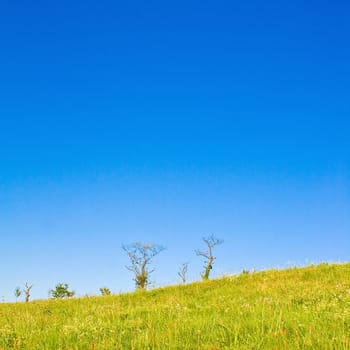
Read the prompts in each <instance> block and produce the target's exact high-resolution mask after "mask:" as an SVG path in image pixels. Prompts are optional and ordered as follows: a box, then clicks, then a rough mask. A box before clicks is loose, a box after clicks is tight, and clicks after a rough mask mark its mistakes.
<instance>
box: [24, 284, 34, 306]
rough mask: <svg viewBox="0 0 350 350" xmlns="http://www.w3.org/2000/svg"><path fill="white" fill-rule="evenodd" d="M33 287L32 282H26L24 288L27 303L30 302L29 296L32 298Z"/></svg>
mask: <svg viewBox="0 0 350 350" xmlns="http://www.w3.org/2000/svg"><path fill="white" fill-rule="evenodd" d="M32 288H33V285H32V284H28V282H26V284H25V285H24V289H23V293H24V295H25V300H26V303H28V301H29V298H30V291H31V289H32Z"/></svg>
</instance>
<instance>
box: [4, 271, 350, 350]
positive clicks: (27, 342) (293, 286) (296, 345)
mask: <svg viewBox="0 0 350 350" xmlns="http://www.w3.org/2000/svg"><path fill="white" fill-rule="evenodd" d="M349 338H350V264H337V265H327V264H322V265H318V266H309V267H306V268H293V269H288V270H282V271H277V270H271V271H265V272H259V273H252V274H241V275H237V276H229V277H225V278H221V279H217V280H211V281H206V282H198V283H192V284H189V285H184V286H183V285H181V286H180V285H179V286H172V287H166V288H160V289H155V290H151V291H148V292H135V293H129V294H122V295H115V296H106V297H85V298H80V299H71V300H47V301H36V302H31V303H17V304H2V305H0V349H2V350H3V349H26V350H32V349H37V350H45V349H55V350H59V349H70V350H74V349H79V350H81V349H87V350H88V349H90V350H91V349H98V350H100V349H108V350H112V349H201V350H202V349H208V350H209V349H211V350H214V349H242V350H244V349H269V350H274V349H293V350H294V349H312V350H315V349H343V350H345V349H346V350H348V349H350V340H349Z"/></svg>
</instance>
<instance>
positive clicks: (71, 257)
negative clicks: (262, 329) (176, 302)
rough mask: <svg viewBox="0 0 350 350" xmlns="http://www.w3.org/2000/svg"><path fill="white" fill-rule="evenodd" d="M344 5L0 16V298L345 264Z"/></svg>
mask: <svg viewBox="0 0 350 350" xmlns="http://www.w3.org/2000/svg"><path fill="white" fill-rule="evenodd" d="M349 15H350V6H349V4H348V3H347V2H345V1H335V2H328V1H317V2H316V1H315V2H314V1H310V2H308V3H305V2H302V1H300V2H299V1H296V2H293V3H291V2H277V1H265V2H258V1H251V2H247V1H215V2H214V1H184V2H182V1H177V2H164V1H147V2H146V1H132V2H128V3H127V4H126V2H119V1H98V2H97V1H96V2H94V1H84V2H83V1H74V2H72V1H52V2H47V1H32V2H28V3H23V2H21V3H20V2H16V1H2V2H1V3H0V237H1V254H0V266H1V288H0V297H1V298H2V299H4V300H9V301H11V300H13V299H14V296H13V290H14V288H15V287H16V286H17V285H19V286H22V285H23V284H24V283H25V282H26V281H28V282H31V283H33V284H34V287H33V293H32V295H33V298H45V297H47V291H48V290H49V288H52V287H53V286H54V285H55V284H56V283H57V282H67V283H69V285H70V286H71V287H72V288H73V289H75V290H76V291H77V294H78V295H84V294H85V293H89V294H93V293H98V289H99V288H100V287H102V286H108V287H109V288H111V289H112V290H113V291H115V292H118V291H127V290H132V289H133V282H132V276H131V274H130V272H129V271H127V270H126V269H125V267H124V266H125V265H127V264H128V260H127V257H126V256H125V253H124V252H123V251H122V249H121V245H122V244H127V243H131V242H133V241H142V242H155V243H159V244H162V245H164V246H165V247H166V248H167V250H166V251H164V252H162V253H161V254H160V255H159V256H158V257H157V258H156V259H155V261H154V266H155V267H156V271H155V272H154V274H153V276H152V277H153V278H152V279H153V280H154V285H156V286H157V285H166V284H170V283H176V282H177V281H178V278H177V276H176V274H177V271H178V269H179V267H180V265H181V264H182V263H183V262H185V261H189V262H190V265H189V278H190V279H193V280H194V279H198V278H199V272H200V270H201V266H202V261H201V259H200V258H198V257H196V256H195V253H194V250H195V249H198V248H202V244H201V237H202V236H207V235H210V234H214V235H216V236H217V237H219V238H222V239H223V240H224V244H223V245H221V246H219V247H217V250H216V252H217V257H218V259H217V261H216V264H215V266H214V269H213V275H215V276H220V275H222V274H227V273H234V272H238V271H240V270H242V269H243V268H248V269H250V268H256V269H261V268H269V267H286V266H288V265H290V264H305V263H310V262H318V261H348V260H349V252H350V152H349V150H350V141H349V140H350V138H349V134H350V102H349V101H350V100H349V94H350V83H349V82H350V65H349V62H350V46H349V42H350V24H349V21H348V18H349Z"/></svg>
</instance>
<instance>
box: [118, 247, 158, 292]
mask: <svg viewBox="0 0 350 350" xmlns="http://www.w3.org/2000/svg"><path fill="white" fill-rule="evenodd" d="M123 249H124V251H125V252H126V253H127V254H128V256H129V258H130V262H131V265H130V266H126V268H127V269H128V270H129V271H132V272H133V273H134V275H135V278H134V281H135V285H136V289H141V290H144V289H146V288H147V285H148V284H149V276H150V274H151V273H152V272H153V271H154V269H152V270H150V269H149V264H150V263H151V260H152V259H153V258H154V257H155V256H156V255H158V254H159V253H160V252H161V251H163V250H164V249H165V248H164V247H162V246H160V245H156V244H144V243H140V242H135V243H133V244H131V245H124V246H123Z"/></svg>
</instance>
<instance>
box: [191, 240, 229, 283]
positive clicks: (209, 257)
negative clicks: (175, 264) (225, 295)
mask: <svg viewBox="0 0 350 350" xmlns="http://www.w3.org/2000/svg"><path fill="white" fill-rule="evenodd" d="M202 240H203V242H204V243H205V244H206V246H207V250H206V251H200V250H196V254H197V255H198V256H203V257H204V258H205V260H204V264H205V265H204V273H203V274H201V276H202V279H203V280H208V279H209V274H210V270H211V269H212V268H213V263H214V260H215V259H216V257H215V256H214V255H213V248H214V247H215V246H216V245H219V244H222V243H223V241H222V240H221V239H218V238H215V237H214V236H213V235H211V236H210V237H207V238H205V237H203V238H202Z"/></svg>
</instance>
